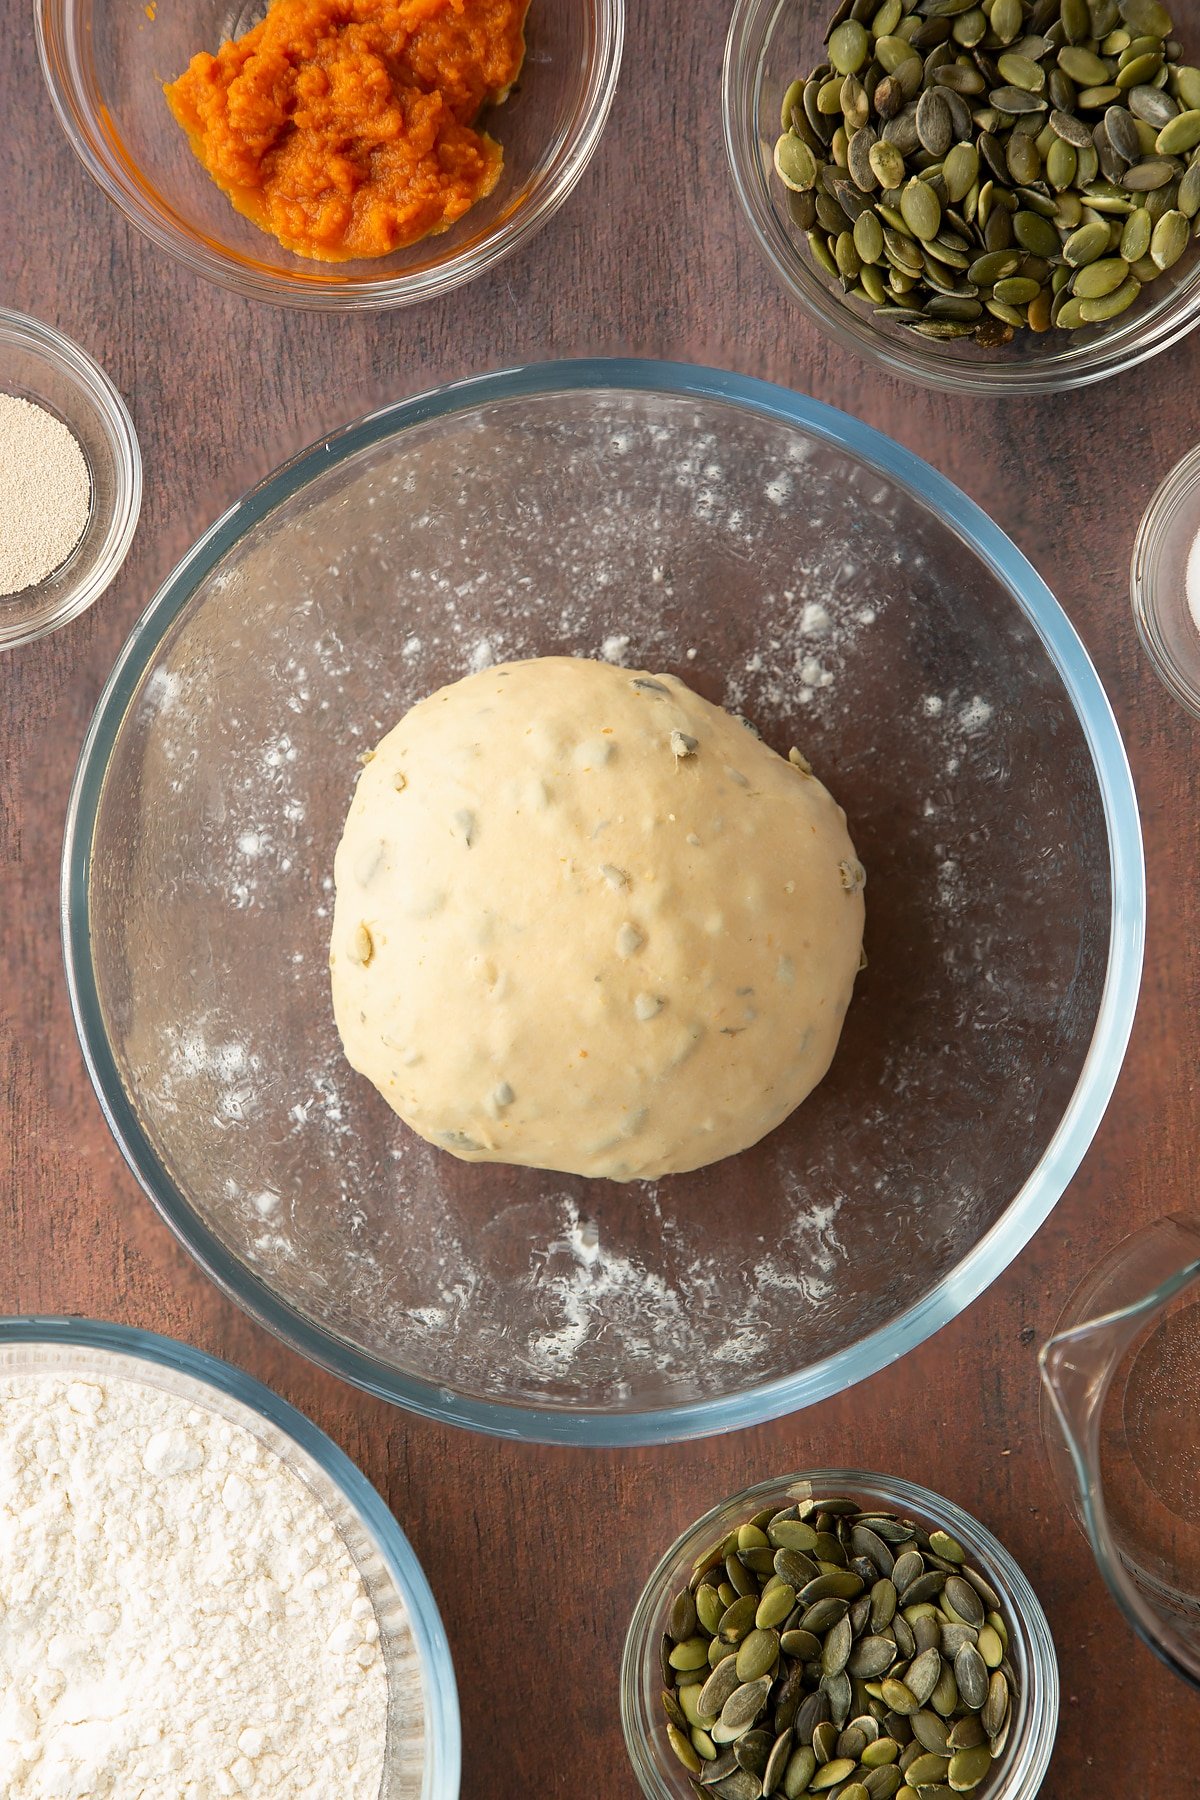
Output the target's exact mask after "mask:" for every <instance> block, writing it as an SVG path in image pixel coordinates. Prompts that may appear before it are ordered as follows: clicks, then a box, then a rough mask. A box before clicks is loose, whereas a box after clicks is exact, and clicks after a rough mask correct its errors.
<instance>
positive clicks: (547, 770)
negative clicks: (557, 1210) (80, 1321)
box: [329, 657, 864, 1181]
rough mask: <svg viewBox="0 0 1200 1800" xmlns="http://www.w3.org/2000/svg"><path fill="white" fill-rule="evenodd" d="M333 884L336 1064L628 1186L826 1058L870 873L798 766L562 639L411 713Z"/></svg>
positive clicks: (484, 1134) (645, 678)
mask: <svg viewBox="0 0 1200 1800" xmlns="http://www.w3.org/2000/svg"><path fill="white" fill-rule="evenodd" d="M793 754H794V756H795V753H793ZM334 875H335V879H336V886H337V899H336V904H335V907H334V919H333V942H332V949H331V953H330V959H329V961H330V969H331V971H332V982H333V1006H334V1012H335V1015H336V1018H337V1024H338V1029H339V1030H340V1032H341V1035H342V1042H343V1043H344V1045H345V1049H346V1055H347V1057H348V1058H349V1060H350V1062H351V1063H352V1065H353V1066H354V1068H355V1069H357V1070H359V1071H360V1072H361V1073H362V1074H363V1075H366V1076H367V1077H368V1079H369V1080H371V1081H372V1082H374V1084H375V1086H376V1087H377V1088H378V1089H379V1091H380V1093H381V1094H382V1095H383V1097H384V1098H385V1099H386V1100H387V1102H388V1104H389V1105H390V1106H392V1107H394V1109H395V1110H396V1112H398V1113H399V1115H400V1117H401V1118H402V1119H404V1120H405V1121H406V1122H407V1123H408V1124H409V1125H411V1126H412V1128H413V1130H414V1131H417V1132H419V1133H420V1135H421V1136H422V1137H423V1138H427V1139H428V1140H429V1142H430V1143H433V1144H437V1145H439V1146H441V1148H442V1149H445V1150H449V1151H451V1152H452V1153H453V1154H454V1155H455V1156H460V1157H463V1158H465V1159H466V1160H467V1161H469V1162H508V1163H523V1164H526V1165H528V1166H531V1167H533V1168H541V1169H557V1170H562V1171H565V1172H568V1173H572V1174H579V1175H600V1176H607V1177H609V1178H611V1179H612V1180H615V1181H629V1180H635V1179H642V1178H649V1177H653V1176H658V1175H665V1174H670V1173H673V1172H678V1171H681V1170H685V1169H695V1168H699V1167H700V1166H701V1165H702V1164H704V1163H711V1162H716V1161H717V1160H718V1158H720V1157H723V1156H732V1155H733V1154H734V1153H735V1152H736V1151H738V1150H744V1149H745V1148H746V1147H747V1145H749V1144H753V1143H756V1142H757V1141H758V1139H759V1138H761V1137H763V1136H764V1135H765V1133H766V1132H768V1131H771V1130H772V1129H773V1128H774V1127H775V1126H776V1125H778V1124H779V1123H780V1121H781V1120H782V1119H785V1118H786V1117H787V1115H788V1114H789V1113H790V1112H791V1111H792V1109H793V1108H794V1107H796V1106H798V1105H799V1103H800V1102H801V1101H802V1100H803V1099H804V1097H805V1095H806V1094H808V1093H809V1092H810V1091H811V1089H812V1088H813V1087H815V1085H816V1084H817V1082H818V1081H820V1079H821V1077H822V1076H823V1075H824V1073H825V1071H826V1069H827V1068H828V1067H829V1064H830V1061H831V1059H832V1057H833V1053H834V1050H835V1048H836V1046H837V1041H838V1035H839V1033H840V1031H841V1026H842V1020H843V1018H844V1016H845V1013H846V1008H847V1006H848V1005H849V1003H850V996H851V992H852V990H853V987H854V977H855V974H856V972H857V970H858V968H859V964H860V960H861V951H862V935H863V915H864V906H863V892H862V889H863V882H864V876H863V870H862V866H861V864H860V863H859V862H858V860H857V858H856V857H855V854H854V846H853V844H852V843H851V841H850V837H849V834H848V832H847V830H846V819H845V814H844V813H843V811H842V809H841V807H840V806H838V804H837V802H836V801H835V800H834V799H833V797H832V795H831V794H830V793H829V792H828V790H827V789H826V788H824V787H822V785H821V783H820V782H819V781H817V780H815V779H814V777H813V776H812V774H811V773H810V772H809V770H808V766H807V764H806V763H805V762H804V760H803V758H802V757H797V758H796V760H793V761H785V760H784V758H783V757H781V756H777V755H776V753H775V752H774V751H773V750H770V749H768V748H767V746H766V745H765V744H763V743H761V742H760V741H759V740H758V739H757V738H756V737H755V736H754V734H753V733H752V732H751V731H750V730H749V729H748V728H747V727H746V726H745V725H744V724H743V723H742V722H741V720H739V719H735V718H733V717H732V716H731V715H730V714H729V713H727V712H724V711H723V710H722V709H721V708H720V707H718V706H713V705H712V704H711V703H710V702H709V701H707V700H704V699H701V697H700V696H699V695H698V694H695V693H693V692H692V691H691V689H690V688H688V687H686V686H685V685H684V683H683V682H682V681H679V680H677V679H676V678H675V677H674V676H671V675H648V674H641V673H638V672H637V671H636V670H629V669H622V668H616V667H613V666H612V665H611V664H608V663H598V662H589V661H584V660H581V659H578V658H572V657H544V658H539V659H537V660H535V661H531V662H518V663H509V664H506V665H502V666H499V667H496V668H490V669H485V670H484V671H483V672H482V673H480V674H476V675H468V676H467V677H465V679H463V680H462V681H456V682H454V683H453V684H452V685H451V686H449V687H445V688H441V689H439V691H438V692H437V693H435V694H431V695H430V696H429V698H428V699H426V700H422V701H421V702H420V703H419V704H418V705H416V706H414V707H413V708H412V710H411V711H410V712H409V713H407V714H406V715H405V716H404V718H403V719H402V720H401V721H400V723H399V724H398V725H397V726H396V727H395V729H394V730H393V731H390V732H389V733H388V735H387V736H386V737H385V738H384V740H383V742H382V743H381V744H380V745H379V748H378V749H377V750H376V751H375V752H374V754H373V755H372V756H370V757H369V758H368V759H367V760H366V764H365V766H364V768H363V771H362V774H361V776H360V777H359V781H358V787H357V790H356V792H355V796H354V800H353V803H352V805H351V808H350V814H349V817H348V819H347V821H346V828H345V832H344V835H343V837H342V841H341V843H340V845H339V846H338V851H337V856H336V859H335V862H334Z"/></svg>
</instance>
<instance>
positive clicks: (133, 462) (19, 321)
mask: <svg viewBox="0 0 1200 1800" xmlns="http://www.w3.org/2000/svg"><path fill="white" fill-rule="evenodd" d="M5 344H18V345H20V346H21V347H22V348H24V349H26V350H28V351H30V352H32V354H33V355H35V356H38V357H40V358H41V359H42V361H43V362H45V363H49V364H50V365H51V367H53V368H54V369H55V370H56V371H57V372H58V374H59V375H61V376H62V377H63V379H64V380H65V381H67V382H68V383H69V385H70V387H71V389H72V391H73V392H74V393H75V394H77V395H78V396H79V397H80V399H81V401H82V402H83V404H84V405H86V406H87V407H88V408H89V409H90V411H91V412H92V413H93V414H94V416H95V417H96V419H98V421H99V423H100V426H101V429H102V430H103V432H104V436H105V438H106V440H107V442H108V446H109V449H110V450H111V452H112V459H113V466H114V469H115V492H114V494H113V508H112V516H111V518H110V519H109V520H108V521H107V524H105V526H104V528H103V539H102V542H101V545H100V550H99V554H98V555H97V557H96V560H95V562H94V563H93V564H92V567H91V569H90V571H89V572H88V574H87V575H86V576H84V577H82V578H76V579H75V580H73V581H71V582H69V583H68V584H67V586H66V587H64V589H63V591H62V594H61V595H60V597H59V603H58V605H57V606H56V607H55V609H54V611H53V612H52V613H50V614H49V615H48V616H47V617H46V618H44V619H43V618H34V617H33V616H32V615H31V614H29V613H26V614H25V615H24V622H23V623H21V624H14V625H13V626H11V627H10V628H5V627H4V626H2V625H0V652H3V651H5V650H16V649H18V648H19V647H20V646H21V645H22V644H32V643H34V642H35V641H36V640H37V639H38V638H42V637H48V636H49V634H50V633H51V632H52V631H58V630H59V628H60V627H61V626H63V625H69V624H70V623H71V622H72V621H73V620H75V619H78V618H79V617H80V616H81V615H82V614H83V613H85V612H86V611H87V609H88V607H89V606H92V605H93V604H94V603H95V602H96V601H97V600H99V598H100V596H101V594H103V593H105V592H106V591H107V590H108V589H109V588H110V587H111V586H112V584H113V582H114V581H115V580H116V578H117V576H118V574H119V573H120V571H121V565H122V564H123V563H124V561H125V558H126V556H127V555H128V554H129V546H130V545H131V544H132V542H133V537H134V533H135V532H136V530H137V527H138V519H139V517H140V516H141V510H142V451H141V445H140V444H139V443H138V435H137V432H136V430H135V429H134V424H133V420H132V419H131V418H130V416H129V408H128V407H127V406H126V404H125V402H124V400H123V399H122V398H121V395H120V393H119V392H118V390H117V387H116V385H115V384H114V382H113V380H112V378H111V376H110V375H108V374H107V372H106V371H105V370H104V369H102V368H101V367H100V364H99V363H98V362H97V361H96V359H95V357H94V356H90V355H89V354H88V352H87V351H86V350H84V349H83V348H82V346H81V345H79V344H77V343H76V342H75V341H74V339H73V338H69V337H68V336H67V335H66V333H65V332H62V331H58V330H56V329H55V327H54V326H53V325H47V324H45V323H44V321H43V320H41V319H35V318H33V317H32V316H31V315H30V314H29V313H22V312H15V311H13V310H12V309H11V308H9V307H4V306H0V349H2V348H3V346H4V345H5ZM6 391H10V390H8V389H7V388H6V387H5V384H4V382H3V380H0V392H6ZM52 410H53V409H52ZM67 422H68V425H69V424H70V420H68V421H67ZM97 524H98V521H97V520H96V518H95V516H94V515H93V514H92V513H91V512H89V514H88V522H87V524H86V525H85V526H84V532H83V537H82V538H81V539H80V540H79V541H80V543H81V544H82V543H83V542H85V541H86V539H87V538H88V537H89V536H90V535H91V533H92V532H93V530H94V529H95V528H96V526H97ZM78 547H79V546H78V545H76V550H77V549H78ZM71 554H72V556H74V554H75V551H72V552H71ZM52 573H56V571H52ZM42 586H43V583H42V582H37V583H35V584H34V586H33V587H31V588H28V589H26V590H25V593H26V594H29V595H34V594H37V593H39V592H40V591H41V589H42ZM22 597H23V596H22V594H20V593H17V594H13V595H6V596H4V598H5V599H12V600H20V599H21V598H22Z"/></svg>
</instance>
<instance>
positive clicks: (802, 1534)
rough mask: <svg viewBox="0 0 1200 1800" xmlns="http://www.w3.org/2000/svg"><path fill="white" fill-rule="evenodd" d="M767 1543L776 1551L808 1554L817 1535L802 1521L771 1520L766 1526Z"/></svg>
mask: <svg viewBox="0 0 1200 1800" xmlns="http://www.w3.org/2000/svg"><path fill="white" fill-rule="evenodd" d="M767 1541H768V1543H770V1544H771V1545H772V1546H773V1547H774V1548H775V1549H776V1550H801V1551H804V1552H808V1551H810V1550H811V1549H812V1547H813V1545H814V1544H815V1543H816V1541H817V1534H816V1532H815V1531H814V1530H813V1528H812V1526H811V1525H809V1524H807V1523H806V1522H805V1521H804V1520H803V1519H772V1521H771V1523H770V1524H769V1525H768V1526H767Z"/></svg>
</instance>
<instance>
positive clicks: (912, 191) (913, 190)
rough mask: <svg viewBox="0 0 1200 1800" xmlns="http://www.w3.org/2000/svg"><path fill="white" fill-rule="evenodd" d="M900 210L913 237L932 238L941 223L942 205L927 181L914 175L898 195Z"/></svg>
mask: <svg viewBox="0 0 1200 1800" xmlns="http://www.w3.org/2000/svg"><path fill="white" fill-rule="evenodd" d="M900 212H901V216H902V217H903V219H904V223H905V224H906V225H907V226H908V228H909V230H910V231H911V232H912V233H913V235H914V236H915V237H919V238H925V239H928V238H934V237H936V236H937V234H938V229H939V227H940V226H941V223H942V207H941V202H940V201H939V199H938V197H937V195H936V194H935V193H934V191H933V189H932V187H931V186H930V185H929V183H928V182H927V181H921V180H920V179H919V178H917V177H914V178H913V180H911V181H910V182H908V184H907V185H906V186H905V187H904V189H903V190H902V192H901V195H900Z"/></svg>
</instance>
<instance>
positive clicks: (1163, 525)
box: [1130, 444, 1200, 718]
mask: <svg viewBox="0 0 1200 1800" xmlns="http://www.w3.org/2000/svg"><path fill="white" fill-rule="evenodd" d="M1130 586H1131V590H1132V594H1133V616H1134V619H1135V621H1136V623H1137V628H1138V634H1139V636H1140V637H1141V640H1142V643H1143V644H1144V645H1145V648H1146V652H1147V654H1148V655H1149V657H1150V660H1151V662H1152V663H1153V664H1154V667H1155V669H1156V670H1157V672H1158V675H1159V677H1160V679H1161V680H1162V682H1163V684H1164V686H1165V687H1166V688H1167V689H1168V691H1169V692H1170V693H1171V694H1173V695H1174V696H1175V698H1176V700H1178V701H1179V703H1180V705H1181V706H1186V707H1187V709H1188V711H1189V712H1191V713H1194V714H1195V715H1196V717H1197V718H1200V444H1198V445H1197V446H1196V448H1195V449H1194V450H1189V452H1188V454H1187V455H1186V456H1185V457H1184V458H1183V461H1182V462H1180V463H1178V464H1177V465H1176V466H1175V468H1174V469H1172V471H1171V473H1170V474H1169V475H1168V476H1167V479H1166V480H1165V481H1164V482H1163V484H1162V486H1161V487H1160V488H1159V490H1158V492H1157V493H1156V494H1155V496H1154V498H1153V500H1151V502H1150V505H1149V506H1148V507H1147V509H1146V515H1145V517H1144V518H1143V520H1142V523H1141V525H1140V527H1139V528H1138V534H1137V542H1136V543H1135V545H1134V548H1133V566H1132V570H1131V572H1130Z"/></svg>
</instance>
